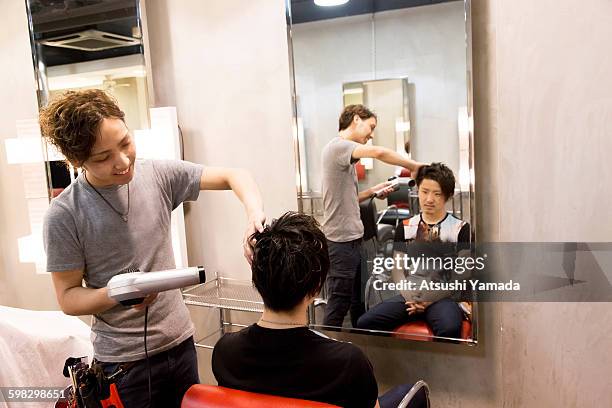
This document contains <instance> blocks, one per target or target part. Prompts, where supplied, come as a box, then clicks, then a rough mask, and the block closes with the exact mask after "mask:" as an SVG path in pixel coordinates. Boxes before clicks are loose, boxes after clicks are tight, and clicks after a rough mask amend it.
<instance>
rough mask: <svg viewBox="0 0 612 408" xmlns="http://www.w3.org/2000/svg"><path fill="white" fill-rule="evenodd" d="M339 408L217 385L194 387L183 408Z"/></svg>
mask: <svg viewBox="0 0 612 408" xmlns="http://www.w3.org/2000/svg"><path fill="white" fill-rule="evenodd" d="M229 407H240V408H334V407H335V408H338V407H337V406H336V405H330V404H325V403H323V402H315V401H307V400H301V399H296V398H285V397H278V396H276V395H266V394H258V393H254V392H247V391H240V390H234V389H231V388H225V387H219V386H216V385H204V384H195V385H192V386H191V387H190V388H189V389H188V390H187V392H186V393H185V396H184V397H183V402H182V403H181V408H229Z"/></svg>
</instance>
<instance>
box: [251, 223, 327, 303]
mask: <svg viewBox="0 0 612 408" xmlns="http://www.w3.org/2000/svg"><path fill="white" fill-rule="evenodd" d="M251 239H255V240H256V242H255V244H254V245H253V263H252V265H251V271H252V272H253V283H254V284H255V288H257V291H259V294H260V295H261V297H262V298H263V301H264V304H265V305H266V307H268V308H270V309H271V310H273V311H276V312H278V311H289V310H291V309H293V308H295V307H296V306H297V305H298V304H299V303H300V302H301V301H302V300H303V299H304V298H305V297H306V296H314V295H316V294H317V293H318V292H319V291H320V290H321V288H322V287H323V283H324V282H325V277H326V276H327V271H328V270H329V255H328V254H327V241H326V239H325V235H324V234H323V232H321V230H320V229H319V223H318V222H317V221H316V220H315V219H314V218H312V217H310V216H308V215H304V214H298V213H295V212H287V213H285V214H283V215H282V216H281V217H280V218H279V219H277V220H274V221H272V224H270V225H269V226H266V227H265V229H264V231H263V232H256V233H255V234H253V235H252V236H251Z"/></svg>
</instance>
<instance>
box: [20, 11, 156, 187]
mask: <svg viewBox="0 0 612 408" xmlns="http://www.w3.org/2000/svg"><path fill="white" fill-rule="evenodd" d="M26 4H27V7H28V12H29V16H30V21H31V24H30V40H31V46H32V58H33V61H34V67H35V72H36V76H37V82H38V102H39V106H40V107H44V106H46V105H47V104H48V103H49V101H51V100H53V99H54V98H56V97H58V96H60V95H62V94H63V93H64V92H66V91H75V90H86V89H101V90H104V91H106V92H107V93H108V94H110V95H111V96H112V97H113V98H115V99H116V101H117V102H118V104H119V106H121V108H122V110H123V111H124V112H125V123H126V125H127V126H128V128H129V129H131V130H136V129H147V128H148V127H149V117H148V105H149V104H148V95H147V79H146V68H145V63H144V50H143V43H142V29H141V27H142V24H141V21H140V10H139V2H138V0H87V1H79V2H64V1H40V0H28V1H27V3H26ZM47 157H48V160H47V161H46V168H47V181H48V186H49V197H50V198H53V197H56V196H57V195H59V193H61V192H62V191H63V189H64V188H65V187H67V186H68V185H69V184H70V183H71V181H72V180H74V178H75V175H76V171H75V169H74V168H72V167H70V166H66V164H65V162H64V161H63V157H61V155H59V154H58V153H57V152H56V151H55V150H54V149H52V148H51V147H50V146H49V147H48V148H47Z"/></svg>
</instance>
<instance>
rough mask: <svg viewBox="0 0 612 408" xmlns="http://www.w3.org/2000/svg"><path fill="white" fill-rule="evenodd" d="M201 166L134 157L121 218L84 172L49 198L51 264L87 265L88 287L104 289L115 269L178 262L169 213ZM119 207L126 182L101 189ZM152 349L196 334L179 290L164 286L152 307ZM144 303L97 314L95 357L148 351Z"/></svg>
mask: <svg viewBox="0 0 612 408" xmlns="http://www.w3.org/2000/svg"><path fill="white" fill-rule="evenodd" d="M202 171H203V167H202V166H201V165H198V164H193V163H189V162H184V161H161V160H159V161H158V160H137V161H136V162H135V166H134V178H133V179H132V181H131V182H130V184H129V195H130V197H129V198H130V211H129V215H128V222H124V221H123V220H122V219H121V217H120V216H119V215H118V214H117V213H115V212H114V211H113V210H112V209H111V208H110V207H109V205H108V204H107V203H106V202H104V200H102V198H101V197H100V196H99V195H98V194H97V193H96V192H95V191H94V190H93V189H92V187H91V186H90V185H89V184H88V183H87V181H86V180H85V179H84V177H83V175H82V174H81V175H80V176H79V177H78V178H77V179H76V181H75V182H74V183H72V184H71V185H70V186H68V188H66V190H64V191H63V192H62V194H60V195H59V196H58V197H57V198H55V199H54V200H53V201H51V205H50V207H49V210H48V211H47V214H46V215H45V221H44V227H43V239H44V245H45V250H46V253H47V271H49V272H61V271H68V270H74V269H83V271H84V272H83V276H84V281H85V284H86V286H87V287H89V288H101V287H104V286H106V284H107V282H108V281H109V280H110V278H112V277H113V276H114V275H116V274H118V273H121V272H126V271H134V270H140V271H143V272H151V271H159V270H164V269H172V268H175V263H174V254H173V251H172V241H171V237H170V213H171V212H172V210H173V209H175V208H176V207H178V206H179V205H180V204H181V203H182V202H183V201H193V200H196V199H197V198H198V195H199V192H200V178H201V176H202ZM98 191H99V192H100V193H101V194H102V195H103V196H104V197H105V198H106V199H107V200H108V201H109V202H110V203H111V204H112V205H113V207H115V208H116V209H118V210H119V211H120V212H124V211H125V209H126V208H127V200H128V188H127V185H122V186H113V187H108V188H98ZM147 325H148V326H147V351H148V353H149V355H154V354H156V353H160V352H162V351H165V350H168V349H170V348H172V347H174V346H175V345H178V344H179V343H181V342H182V341H184V340H185V339H187V338H189V337H190V336H192V335H193V333H194V327H193V323H192V322H191V319H190V317H189V312H188V310H187V307H186V306H185V304H184V302H183V299H182V296H181V293H180V291H179V290H178V289H176V290H171V291H167V292H162V293H160V294H159V295H158V297H157V299H156V300H155V302H153V303H152V304H151V305H150V306H149V315H148V323H147ZM143 334H144V310H135V309H133V308H130V307H124V306H121V305H117V306H115V307H113V308H111V309H109V310H107V311H105V312H103V313H100V314H97V315H94V316H93V319H92V327H91V339H92V343H93V346H94V357H95V358H96V359H98V360H100V361H104V362H127V361H135V360H140V359H143V358H145V353H144V343H143Z"/></svg>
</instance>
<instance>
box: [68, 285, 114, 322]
mask: <svg viewBox="0 0 612 408" xmlns="http://www.w3.org/2000/svg"><path fill="white" fill-rule="evenodd" d="M58 301H59V304H60V307H61V308H62V311H63V312H64V313H66V314H67V315H71V316H82V315H88V314H97V313H102V312H105V311H107V310H109V309H110V308H112V307H114V306H116V305H117V302H116V301H115V300H113V299H111V298H109V297H108V289H107V288H100V289H91V288H84V287H82V286H81V287H79V286H75V287H72V288H69V289H66V290H65V291H64V292H63V294H62V296H61V298H59V299H58Z"/></svg>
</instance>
